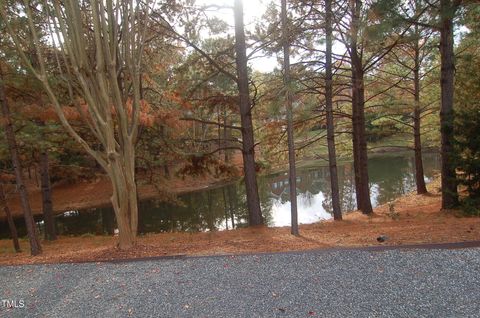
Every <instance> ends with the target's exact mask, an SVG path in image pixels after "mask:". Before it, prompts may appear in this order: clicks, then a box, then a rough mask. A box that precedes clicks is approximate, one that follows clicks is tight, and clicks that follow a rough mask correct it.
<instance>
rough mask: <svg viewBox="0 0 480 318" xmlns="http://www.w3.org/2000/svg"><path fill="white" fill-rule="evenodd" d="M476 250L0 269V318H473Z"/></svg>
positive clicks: (478, 267) (479, 275) (479, 277)
mask: <svg viewBox="0 0 480 318" xmlns="http://www.w3.org/2000/svg"><path fill="white" fill-rule="evenodd" d="M479 296H480V249H478V248H470V249H458V250H422V249H417V250H390V251H358V250H346V251H317V252H302V253H293V254H292V253H289V254H271V255H249V256H235V257H233V256H225V257H204V258H202V257H200V258H184V259H170V260H149V261H137V262H127V263H85V264H59V265H28V266H15V267H12V266H4V267H0V299H10V300H17V305H18V304H19V303H18V302H19V301H20V300H22V301H23V302H24V304H25V307H24V308H16V309H10V310H7V309H6V308H5V307H4V306H3V304H1V303H0V305H2V307H1V308H0V316H2V317H4V316H5V317H11V316H12V317H480V300H479Z"/></svg>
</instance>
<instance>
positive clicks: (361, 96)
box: [349, 0, 373, 214]
mask: <svg viewBox="0 0 480 318" xmlns="http://www.w3.org/2000/svg"><path fill="white" fill-rule="evenodd" d="M361 7H362V1H361V0H350V10H351V15H352V18H351V22H350V43H349V53H350V59H351V67H352V126H353V138H352V140H353V164H354V170H355V189H356V197H357V207H358V209H359V210H361V211H362V212H363V213H365V214H371V213H373V209H372V203H371V200H370V187H369V177H368V155H367V140H366V132H365V88H364V71H363V63H362V57H361V55H360V54H359V53H358V48H357V45H358V34H359V30H360V13H361Z"/></svg>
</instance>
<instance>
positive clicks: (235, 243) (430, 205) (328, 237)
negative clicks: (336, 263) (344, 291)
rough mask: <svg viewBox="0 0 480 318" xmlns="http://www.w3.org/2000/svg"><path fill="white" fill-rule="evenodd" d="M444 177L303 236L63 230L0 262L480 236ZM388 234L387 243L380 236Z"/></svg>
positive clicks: (271, 231)
mask: <svg viewBox="0 0 480 318" xmlns="http://www.w3.org/2000/svg"><path fill="white" fill-rule="evenodd" d="M438 185H439V180H438V179H437V180H435V181H434V182H432V183H431V184H430V185H429V186H428V189H429V191H430V193H429V194H428V195H416V194H414V193H410V194H408V195H405V196H403V197H401V198H398V199H397V200H395V201H394V202H393V203H394V207H395V211H396V213H397V215H396V216H395V217H392V215H391V213H390V207H389V205H388V204H384V205H381V206H378V207H377V208H375V209H374V214H373V215H371V216H366V215H363V214H361V213H360V212H353V213H349V214H347V215H345V216H344V220H343V221H333V220H329V221H322V222H317V223H314V224H307V225H300V234H301V235H300V236H299V237H295V236H293V235H291V234H290V228H289V227H272V228H267V227H260V228H241V229H235V230H228V231H216V232H200V233H187V232H182V233H179V232H177V233H159V234H147V235H141V236H139V237H138V242H137V245H136V246H135V247H134V248H132V249H131V250H128V251H121V250H119V249H118V248H117V247H116V244H117V237H115V236H111V235H110V236H105V235H100V236H97V235H84V236H80V237H68V236H60V238H59V240H57V241H54V242H48V241H43V254H42V255H40V256H35V257H32V256H30V255H29V253H28V240H27V239H21V240H20V243H21V247H22V252H21V253H15V252H14V251H13V248H12V247H11V240H7V239H2V240H0V265H20V264H48V263H50V264H51V263H77V262H101V261H122V260H131V259H142V258H147V257H165V256H167V257H168V256H170V257H176V256H179V255H186V256H214V255H232V256H231V257H233V258H234V257H235V255H241V254H245V253H271V252H287V251H304V250H312V249H317V250H318V249H330V248H345V247H365V246H385V245H388V246H404V245H412V244H432V243H453V242H468V241H477V240H479V239H480V218H478V217H462V214H461V213H460V212H459V211H454V210H449V211H442V210H441V209H440V206H441V196H440V194H439V193H438V191H437V190H436V189H438ZM379 236H382V237H384V238H385V242H384V243H380V242H378V240H377V238H378V237H379Z"/></svg>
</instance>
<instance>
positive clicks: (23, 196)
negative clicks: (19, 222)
mask: <svg viewBox="0 0 480 318" xmlns="http://www.w3.org/2000/svg"><path fill="white" fill-rule="evenodd" d="M0 102H1V104H2V105H1V107H2V115H3V125H4V128H5V137H6V139H7V144H8V148H9V151H10V155H11V157H12V163H13V168H14V170H15V179H16V182H17V188H18V192H19V193H20V200H21V203H22V209H23V216H24V218H25V225H26V228H27V234H28V239H29V242H30V253H31V254H32V255H33V256H35V255H39V254H40V253H42V247H41V245H40V240H39V239H38V235H37V229H36V226H35V220H34V219H33V215H32V210H31V209H30V202H29V199H28V192H27V188H26V187H25V184H24V183H23V176H22V167H21V165H20V158H19V156H18V148H17V142H16V140H15V133H14V130H13V124H12V120H11V118H10V109H9V107H8V102H7V97H6V96H5V86H4V82H3V74H2V73H1V71H0Z"/></svg>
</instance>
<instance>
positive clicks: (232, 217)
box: [0, 153, 440, 238]
mask: <svg viewBox="0 0 480 318" xmlns="http://www.w3.org/2000/svg"><path fill="white" fill-rule="evenodd" d="M324 164H325V162H324V161H319V162H318V165H317V166H315V165H312V164H309V165H308V167H303V168H299V169H298V171H297V192H298V196H297V200H298V211H299V222H300V223H302V224H310V223H315V222H318V221H320V220H324V219H329V218H331V200H330V197H331V191H330V184H329V171H328V167H326V166H325V165H324ZM439 168H440V158H439V156H438V155H437V154H433V153H432V154H425V155H424V170H425V179H426V181H427V182H428V181H429V180H431V179H432V178H433V176H434V174H435V173H436V172H437V171H438V170H439ZM338 172H339V185H340V198H341V203H342V210H343V211H352V210H354V209H355V186H354V175H353V165H352V164H351V163H348V162H347V163H342V164H339V166H338ZM369 174H370V192H371V198H372V204H373V206H377V205H380V204H383V203H386V202H389V201H391V200H393V199H395V198H397V197H400V196H402V195H404V194H406V193H408V192H411V191H413V190H414V189H415V177H414V160H413V157H411V156H406V155H392V154H388V155H385V156H383V155H377V156H375V157H373V158H371V159H369ZM258 183H259V191H260V197H261V205H262V211H263V215H264V218H265V220H266V223H267V224H268V226H275V227H278V226H286V225H289V224H290V201H289V187H288V175H287V173H286V172H279V173H275V174H271V175H267V176H262V177H260V178H259V180H258ZM179 199H180V200H181V202H182V203H183V204H181V205H173V204H168V203H163V202H158V201H156V200H147V201H142V202H140V204H139V233H141V234H142V233H160V232H181V231H184V232H201V231H215V230H228V229H232V228H238V227H244V226H245V225H246V223H247V220H246V216H247V211H246V202H245V201H246V196H245V190H244V187H243V184H242V183H241V182H234V183H230V184H227V185H223V186H221V187H215V188H209V189H203V190H199V191H195V192H192V193H188V194H185V195H181V196H179ZM16 223H17V226H18V228H19V232H20V235H25V230H24V226H23V220H22V219H17V220H16ZM37 224H38V225H39V228H40V229H42V226H43V222H42V220H41V217H38V218H37ZM56 226H57V231H58V233H59V234H61V235H84V234H87V233H91V234H100V235H101V234H113V232H114V229H115V217H114V213H113V210H112V209H111V208H109V207H107V208H92V209H85V210H73V211H65V212H64V213H62V214H60V215H58V216H57V217H56ZM0 231H1V232H0V233H1V234H0V237H2V238H5V237H8V227H7V225H6V224H5V223H4V222H3V223H0Z"/></svg>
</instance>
